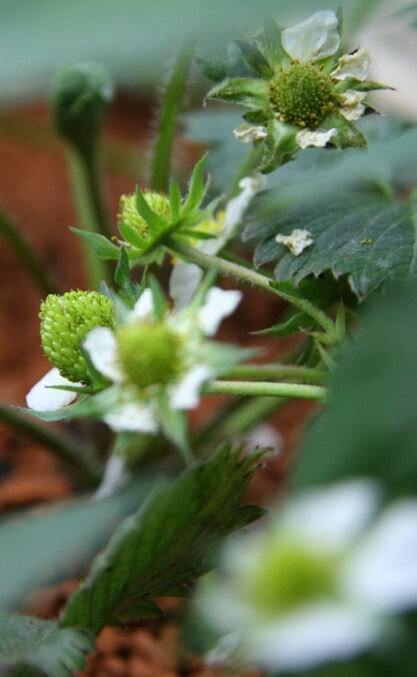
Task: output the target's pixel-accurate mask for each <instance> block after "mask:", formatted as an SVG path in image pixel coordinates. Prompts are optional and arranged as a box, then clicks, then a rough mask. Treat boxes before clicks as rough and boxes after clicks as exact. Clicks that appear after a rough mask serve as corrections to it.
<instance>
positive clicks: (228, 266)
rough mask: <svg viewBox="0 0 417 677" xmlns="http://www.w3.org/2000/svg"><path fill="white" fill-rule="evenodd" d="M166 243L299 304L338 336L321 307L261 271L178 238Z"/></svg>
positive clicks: (206, 266)
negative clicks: (273, 284)
mask: <svg viewBox="0 0 417 677" xmlns="http://www.w3.org/2000/svg"><path fill="white" fill-rule="evenodd" d="M165 245H166V247H167V249H168V250H169V251H170V252H171V253H173V254H176V255H177V256H180V257H181V258H184V259H185V260H187V261H189V262H191V263H196V264H197V265H198V266H200V267H201V268H204V269H207V270H210V269H211V268H213V267H216V268H217V269H218V271H219V273H222V274H223V275H227V276H230V277H234V278H236V279H238V280H240V281H242V282H247V283H248V284H250V285H253V286H254V287H258V288H259V289H263V290H265V291H267V292H269V293H272V294H276V295H277V296H279V297H280V298H282V299H284V300H285V301H288V302H289V303H292V304H293V305H294V306H297V308H299V309H300V310H302V311H303V312H304V313H306V314H307V315H309V316H310V317H312V318H313V320H315V322H317V324H319V325H320V326H321V327H322V328H323V329H324V330H325V331H326V332H327V333H328V334H330V335H331V336H332V337H333V338H336V337H337V330H336V326H335V324H334V322H333V320H331V319H330V318H329V317H327V315H326V314H325V313H323V311H322V310H320V308H317V306H315V305H314V304H313V303H311V301H308V300H307V299H304V298H301V297H300V296H296V295H295V294H294V295H293V294H290V293H288V292H285V291H283V290H281V289H277V288H276V287H273V286H272V285H271V282H272V281H271V280H270V279H269V278H268V277H266V276H265V275H261V273H257V272H256V271H255V270H252V269H251V268H246V267H245V266H241V265H239V264H238V263H233V262H232V261H226V260H225V259H223V258H221V257H219V256H212V255H210V254H205V253H204V252H201V251H199V250H198V249H197V248H193V247H190V246H189V245H187V244H183V243H181V242H178V240H176V239H174V238H172V237H169V238H167V239H166V242H165Z"/></svg>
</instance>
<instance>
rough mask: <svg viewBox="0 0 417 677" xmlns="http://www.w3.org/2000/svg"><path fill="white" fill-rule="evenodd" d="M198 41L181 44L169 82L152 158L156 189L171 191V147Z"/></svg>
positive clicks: (153, 181) (152, 181) (153, 182)
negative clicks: (169, 182)
mask: <svg viewBox="0 0 417 677" xmlns="http://www.w3.org/2000/svg"><path fill="white" fill-rule="evenodd" d="M194 46H195V40H187V41H186V42H184V44H183V46H182V47H181V49H180V51H179V53H178V56H177V59H176V61H175V65H174V70H173V72H172V75H171V79H170V81H169V83H168V86H167V89H166V93H165V98H164V102H163V105H162V109H161V113H160V117H159V123H158V130H157V138H156V142H155V148H154V153H153V158H152V173H151V186H152V189H153V190H156V191H164V192H166V191H167V190H168V181H169V176H170V167H171V155H172V147H173V144H174V137H175V130H176V128H177V122H178V115H179V113H180V109H181V101H182V97H183V94H184V91H185V87H186V84H187V78H188V71H189V69H190V64H191V60H192V57H193V53H194Z"/></svg>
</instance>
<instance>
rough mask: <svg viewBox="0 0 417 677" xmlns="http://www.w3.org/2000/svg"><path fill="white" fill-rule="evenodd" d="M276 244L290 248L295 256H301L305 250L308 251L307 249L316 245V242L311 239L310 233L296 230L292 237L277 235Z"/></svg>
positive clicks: (299, 229)
mask: <svg viewBox="0 0 417 677" xmlns="http://www.w3.org/2000/svg"><path fill="white" fill-rule="evenodd" d="M275 242H278V244H280V243H281V244H283V245H285V246H286V247H288V249H289V250H290V252H291V254H293V256H299V255H300V254H301V253H302V252H303V251H304V249H307V247H310V246H311V245H312V244H313V243H314V240H313V238H312V237H311V233H310V231H308V230H302V229H301V228H295V229H294V230H293V231H292V233H291V235H281V234H279V235H277V236H276V238H275Z"/></svg>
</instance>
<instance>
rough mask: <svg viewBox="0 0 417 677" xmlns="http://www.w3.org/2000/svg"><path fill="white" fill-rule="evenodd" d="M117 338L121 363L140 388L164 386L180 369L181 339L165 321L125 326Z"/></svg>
mask: <svg viewBox="0 0 417 677" xmlns="http://www.w3.org/2000/svg"><path fill="white" fill-rule="evenodd" d="M117 341H118V345H119V361H120V365H121V367H122V369H123V371H124V373H125V374H126V376H127V378H128V379H129V380H130V381H131V382H132V383H134V384H135V385H137V386H138V387H139V388H146V387H147V386H151V385H157V384H159V385H165V384H167V383H169V382H170V381H172V380H173V378H174V377H175V376H176V374H177V373H178V371H179V369H180V347H181V341H180V338H179V337H178V336H177V334H175V333H174V332H173V331H172V330H171V329H169V328H168V327H166V326H165V325H164V324H161V323H160V324H151V323H143V324H140V325H134V324H132V325H126V326H124V327H121V328H120V329H119V330H118V332H117Z"/></svg>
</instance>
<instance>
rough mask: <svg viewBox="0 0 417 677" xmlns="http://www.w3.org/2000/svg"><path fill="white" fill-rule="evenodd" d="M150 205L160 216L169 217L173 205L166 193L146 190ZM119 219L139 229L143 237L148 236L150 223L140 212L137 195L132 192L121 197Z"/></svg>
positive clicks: (144, 195)
mask: <svg viewBox="0 0 417 677" xmlns="http://www.w3.org/2000/svg"><path fill="white" fill-rule="evenodd" d="M143 197H144V198H145V200H146V202H147V204H148V205H149V207H150V208H151V209H152V211H154V212H155V213H156V214H158V216H162V217H163V218H167V217H168V216H169V215H170V212H171V207H170V204H169V200H168V198H167V197H166V195H161V194H160V193H154V192H153V191H145V192H144V193H143ZM117 217H118V219H119V221H121V222H122V223H126V224H127V225H128V226H130V227H131V228H133V229H134V230H136V231H137V233H138V235H140V236H141V237H143V238H145V239H146V238H147V236H148V232H149V231H148V224H147V223H146V221H145V219H144V218H143V217H142V216H141V215H140V214H139V212H138V210H137V208H136V195H135V193H132V194H130V195H122V196H121V197H120V206H119V212H118V214H117Z"/></svg>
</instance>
